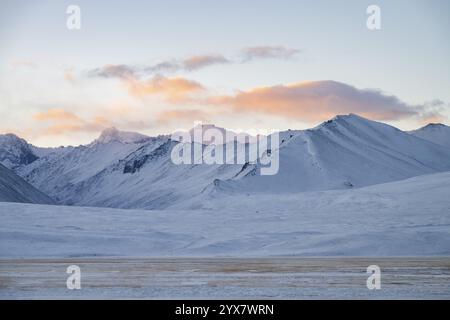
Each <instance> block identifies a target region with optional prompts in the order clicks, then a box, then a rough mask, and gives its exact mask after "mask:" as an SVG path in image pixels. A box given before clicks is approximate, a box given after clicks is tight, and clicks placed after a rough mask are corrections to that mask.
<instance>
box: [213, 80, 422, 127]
mask: <svg viewBox="0 0 450 320" xmlns="http://www.w3.org/2000/svg"><path fill="white" fill-rule="evenodd" d="M207 103H210V104H213V105H221V106H229V107H231V108H232V109H233V111H235V112H252V113H258V114H261V113H264V114H270V115H275V116H280V117H285V118H288V119H298V120H301V121H306V122H317V121H323V120H327V119H330V118H331V117H333V116H335V115H336V114H345V113H357V114H360V115H362V116H366V117H368V118H371V119H377V120H398V119H401V118H406V117H410V116H413V115H417V114H418V108H419V106H413V105H409V104H407V103H405V102H402V101H401V100H399V99H398V98H397V97H396V96H393V95H387V94H385V93H383V92H382V91H380V90H375V89H357V88H355V87H353V86H351V85H348V84H345V83H341V82H336V81H313V82H301V83H294V84H290V85H278V86H271V87H262V88H256V89H253V90H250V91H241V92H238V93H237V94H235V95H225V96H216V97H211V98H209V99H208V101H207Z"/></svg>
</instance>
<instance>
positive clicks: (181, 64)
mask: <svg viewBox="0 0 450 320" xmlns="http://www.w3.org/2000/svg"><path fill="white" fill-rule="evenodd" d="M298 52H300V51H299V50H297V49H291V48H286V47H283V46H259V47H248V48H245V49H243V50H241V52H240V53H239V56H238V57H235V58H227V57H225V56H224V55H222V54H199V55H193V56H190V57H187V58H184V59H169V60H163V61H160V62H158V63H155V64H151V65H129V64H107V65H104V66H101V67H98V68H94V69H91V70H88V71H87V72H86V74H87V75H88V76H89V77H101V78H130V77H134V78H145V77H149V76H154V75H157V74H165V75H167V74H171V73H176V72H180V71H185V72H192V71H196V70H200V69H203V68H206V67H209V66H213V65H220V64H232V63H237V62H239V63H243V62H244V63H245V62H248V61H251V60H256V59H268V58H273V59H283V60H287V59H290V58H292V57H294V56H295V55H296V54H297V53H298Z"/></svg>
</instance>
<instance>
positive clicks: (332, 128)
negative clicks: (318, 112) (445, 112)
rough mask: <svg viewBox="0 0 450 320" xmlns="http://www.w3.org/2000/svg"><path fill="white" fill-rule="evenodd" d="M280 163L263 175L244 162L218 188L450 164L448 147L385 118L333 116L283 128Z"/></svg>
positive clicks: (380, 178)
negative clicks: (310, 126)
mask: <svg viewBox="0 0 450 320" xmlns="http://www.w3.org/2000/svg"><path fill="white" fill-rule="evenodd" d="M280 140H281V141H283V143H282V144H281V146H280V148H279V159H280V169H279V172H278V174H276V175H273V176H261V175H258V174H255V173H257V172H258V165H253V166H248V168H247V169H246V170H245V171H243V172H242V173H241V174H240V175H238V176H237V177H235V178H233V179H232V180H229V181H220V182H219V186H218V187H217V188H218V189H220V190H224V191H225V190H229V191H237V192H249V191H259V192H276V193H285V192H298V191H312V190H329V189H344V188H355V187H362V186H368V185H373V184H378V183H384V182H389V181H395V180H401V179H406V178H410V177H413V176H418V175H423V174H428V173H434V172H440V171H447V170H450V150H449V149H448V148H445V147H442V146H439V145H436V144H434V143H431V142H429V141H425V140H423V139H420V138H417V137H415V136H413V135H410V134H408V133H406V132H403V131H401V130H399V129H397V128H394V127H392V126H389V125H387V124H384V123H379V122H375V121H371V120H368V119H365V118H362V117H359V116H357V115H353V114H351V115H346V116H337V117H335V118H334V119H332V120H329V121H326V122H324V123H322V124H321V125H319V126H317V127H316V128H313V129H310V130H304V131H290V132H283V133H282V134H281V137H280Z"/></svg>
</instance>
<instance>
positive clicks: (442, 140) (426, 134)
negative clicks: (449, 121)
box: [409, 123, 450, 148]
mask: <svg viewBox="0 0 450 320" xmlns="http://www.w3.org/2000/svg"><path fill="white" fill-rule="evenodd" d="M409 133H411V134H412V135H414V136H416V137H419V138H422V139H425V140H428V141H431V142H434V143H436V144H439V145H441V146H445V147H447V148H450V127H449V126H446V125H444V124H441V123H430V124H428V125H426V126H425V127H422V128H420V129H417V130H414V131H410V132H409Z"/></svg>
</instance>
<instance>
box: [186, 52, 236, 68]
mask: <svg viewBox="0 0 450 320" xmlns="http://www.w3.org/2000/svg"><path fill="white" fill-rule="evenodd" d="M224 63H230V60H228V59H227V58H225V57H224V56H223V55H220V54H217V55H198V56H192V57H190V58H188V59H185V60H184V61H183V66H184V69H186V70H190V71H191V70H197V69H201V68H204V67H207V66H210V65H213V64H224Z"/></svg>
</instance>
